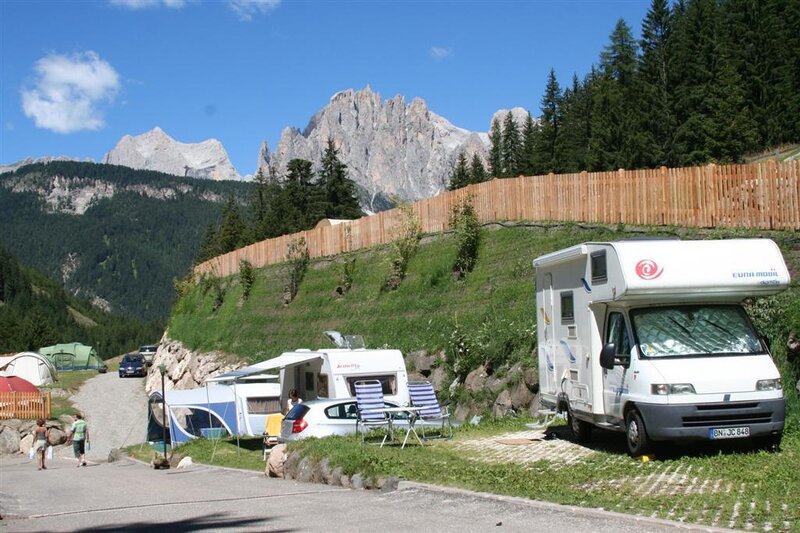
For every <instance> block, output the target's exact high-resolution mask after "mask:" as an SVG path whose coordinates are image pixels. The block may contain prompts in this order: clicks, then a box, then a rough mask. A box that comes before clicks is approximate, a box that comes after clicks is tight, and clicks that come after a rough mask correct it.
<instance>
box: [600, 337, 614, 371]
mask: <svg viewBox="0 0 800 533" xmlns="http://www.w3.org/2000/svg"><path fill="white" fill-rule="evenodd" d="M616 354H617V345H616V344H614V343H613V342H610V343H608V344H606V345H605V346H603V349H602V350H601V351H600V366H602V367H603V368H607V369H608V370H612V369H613V368H614V356H615V355H616Z"/></svg>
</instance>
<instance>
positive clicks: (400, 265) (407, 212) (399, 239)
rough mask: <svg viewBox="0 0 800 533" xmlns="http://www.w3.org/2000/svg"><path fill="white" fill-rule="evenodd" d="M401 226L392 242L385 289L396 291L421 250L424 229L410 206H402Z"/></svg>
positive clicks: (400, 208)
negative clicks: (420, 244) (412, 259)
mask: <svg viewBox="0 0 800 533" xmlns="http://www.w3.org/2000/svg"><path fill="white" fill-rule="evenodd" d="M398 209H399V210H400V225H399V227H398V228H397V231H396V233H395V236H394V239H393V240H392V242H391V250H392V252H391V254H390V266H389V277H388V278H386V283H385V288H387V289H389V290H395V289H396V288H397V287H399V286H400V283H401V282H402V281H403V280H404V279H405V277H406V271H407V270H408V263H409V261H411V258H412V257H414V254H416V253H417V249H418V248H419V240H420V237H422V228H421V226H420V222H419V217H417V215H416V213H414V210H413V209H412V208H411V206H410V205H407V204H406V205H401V206H400V207H399V208H398Z"/></svg>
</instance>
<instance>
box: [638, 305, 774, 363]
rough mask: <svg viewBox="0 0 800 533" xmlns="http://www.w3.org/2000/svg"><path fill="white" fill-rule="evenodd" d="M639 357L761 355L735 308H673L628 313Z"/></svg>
mask: <svg viewBox="0 0 800 533" xmlns="http://www.w3.org/2000/svg"><path fill="white" fill-rule="evenodd" d="M631 321H632V324H633V330H634V334H635V336H636V339H637V342H638V343H639V351H640V353H641V354H642V356H643V357H694V356H707V355H750V354H756V353H763V352H764V349H763V347H762V345H761V341H760V340H759V338H758V335H756V333H755V331H753V327H752V326H751V325H750V321H749V320H748V318H747V315H746V314H745V312H744V310H743V309H742V308H741V307H739V306H738V305H707V306H675V307H658V308H648V309H634V310H632V311H631Z"/></svg>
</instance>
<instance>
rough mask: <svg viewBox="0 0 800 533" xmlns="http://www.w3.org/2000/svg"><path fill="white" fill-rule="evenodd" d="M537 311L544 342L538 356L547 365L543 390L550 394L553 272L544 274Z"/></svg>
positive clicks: (553, 348) (553, 336)
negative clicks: (541, 325)
mask: <svg viewBox="0 0 800 533" xmlns="http://www.w3.org/2000/svg"><path fill="white" fill-rule="evenodd" d="M539 313H541V314H542V324H544V328H543V329H544V331H543V333H544V343H543V346H542V347H541V350H540V352H539V357H540V358H544V361H545V364H546V365H547V367H546V368H547V371H546V372H545V373H544V376H545V382H544V383H543V385H544V390H545V391H546V392H548V393H550V394H556V324H555V291H553V274H551V273H549V272H548V273H547V274H545V275H544V291H543V298H542V307H541V308H540V309H539ZM540 360H541V359H540ZM540 364H541V363H540ZM540 375H541V374H540Z"/></svg>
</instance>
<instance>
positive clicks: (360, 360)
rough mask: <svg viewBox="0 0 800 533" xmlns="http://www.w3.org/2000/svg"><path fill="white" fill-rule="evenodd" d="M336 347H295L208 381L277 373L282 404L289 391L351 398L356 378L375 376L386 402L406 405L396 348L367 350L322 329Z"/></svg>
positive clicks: (402, 370)
mask: <svg viewBox="0 0 800 533" xmlns="http://www.w3.org/2000/svg"><path fill="white" fill-rule="evenodd" d="M326 334H328V336H329V337H330V338H331V339H332V340H334V342H335V343H336V345H337V347H336V348H331V349H322V350H313V351H312V350H307V349H298V350H294V351H291V352H284V353H282V354H281V355H279V356H278V357H275V358H273V359H269V360H267V361H264V362H261V363H257V364H255V365H252V366H248V367H245V368H241V369H239V370H234V371H232V372H229V373H227V374H223V375H221V376H216V377H214V378H210V379H209V381H214V382H225V381H231V380H237V381H238V380H242V379H247V378H248V377H249V378H251V379H252V378H253V377H255V376H257V375H258V374H262V373H265V372H269V371H272V372H274V371H279V372H280V390H281V392H280V401H281V405H282V406H285V405H286V402H287V399H288V396H289V391H291V390H292V389H294V390H296V391H297V393H298V395H299V396H300V398H302V399H303V400H304V401H308V400H315V399H318V398H354V397H355V395H356V393H355V383H356V381H361V380H366V379H376V380H378V381H380V382H381V384H382V385H383V394H384V397H385V399H386V400H387V401H391V402H395V403H397V404H399V405H407V404H408V403H409V397H408V372H407V371H406V365H405V361H404V360H403V354H402V352H401V351H400V350H391V349H367V348H364V347H363V346H364V341H363V339H362V338H361V337H360V336H358V335H356V336H342V335H340V334H338V333H337V332H326Z"/></svg>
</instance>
